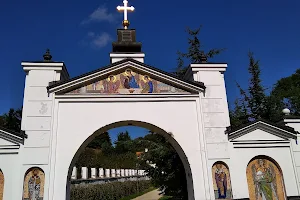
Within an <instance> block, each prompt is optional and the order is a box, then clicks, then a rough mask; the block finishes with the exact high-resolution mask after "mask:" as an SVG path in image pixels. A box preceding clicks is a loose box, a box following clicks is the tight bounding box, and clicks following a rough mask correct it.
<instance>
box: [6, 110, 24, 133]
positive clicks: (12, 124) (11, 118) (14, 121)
mask: <svg viewBox="0 0 300 200" xmlns="http://www.w3.org/2000/svg"><path fill="white" fill-rule="evenodd" d="M1 121H2V122H1V123H2V126H3V127H4V128H7V129H10V130H12V131H16V132H20V131H21V121H22V109H16V110H15V109H13V108H11V109H9V111H8V113H6V114H4V115H3V116H2V119H1Z"/></svg>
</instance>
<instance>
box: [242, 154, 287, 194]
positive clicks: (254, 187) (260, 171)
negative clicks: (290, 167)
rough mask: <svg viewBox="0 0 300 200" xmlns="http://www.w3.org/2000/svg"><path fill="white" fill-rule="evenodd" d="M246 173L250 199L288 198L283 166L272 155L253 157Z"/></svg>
mask: <svg viewBox="0 0 300 200" xmlns="http://www.w3.org/2000/svg"><path fill="white" fill-rule="evenodd" d="M246 175H247V182H248V190H249V197H250V199H286V192H285V186H284V180H283V175H282V171H281V168H280V166H279V165H278V163H277V162H276V161H275V160H274V159H272V158H271V157H268V156H265V155H260V156H256V157H254V158H252V159H251V160H250V162H249V163H248V166H247V169H246Z"/></svg>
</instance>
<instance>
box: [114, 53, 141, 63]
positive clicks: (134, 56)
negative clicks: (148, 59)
mask: <svg viewBox="0 0 300 200" xmlns="http://www.w3.org/2000/svg"><path fill="white" fill-rule="evenodd" d="M126 58H132V59H134V60H137V61H139V62H142V63H143V62H144V58H145V54H144V53H133V54H130V53H111V54H110V59H111V62H112V63H115V62H119V61H121V60H124V59H126Z"/></svg>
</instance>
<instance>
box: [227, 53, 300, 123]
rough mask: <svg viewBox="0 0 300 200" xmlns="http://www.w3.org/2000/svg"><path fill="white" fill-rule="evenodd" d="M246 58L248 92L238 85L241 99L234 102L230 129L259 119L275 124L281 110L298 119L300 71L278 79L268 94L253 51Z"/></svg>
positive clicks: (299, 110) (299, 109) (299, 112)
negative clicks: (287, 111) (247, 60)
mask: <svg viewBox="0 0 300 200" xmlns="http://www.w3.org/2000/svg"><path fill="white" fill-rule="evenodd" d="M248 57H249V66H248V73H249V75H250V80H249V84H248V88H247V89H243V88H242V87H241V86H240V85H239V84H238V83H237V87H238V88H239V90H240V98H238V99H236V100H235V102H234V106H233V109H232V110H231V111H230V121H231V126H232V127H237V126H239V125H241V124H245V123H247V122H249V121H253V120H258V119H265V120H268V121H270V122H278V121H279V120H281V119H282V117H283V116H282V115H283V114H282V109H284V108H289V109H290V110H291V114H292V115H295V116H300V69H298V70H297V71H296V72H295V73H294V74H292V75H291V76H289V77H286V78H282V79H280V80H278V81H277V82H276V83H275V85H274V87H273V89H272V90H271V92H270V94H269V95H268V94H266V88H265V87H264V86H263V85H262V79H261V69H260V66H259V60H256V59H255V58H254V54H253V52H249V53H248Z"/></svg>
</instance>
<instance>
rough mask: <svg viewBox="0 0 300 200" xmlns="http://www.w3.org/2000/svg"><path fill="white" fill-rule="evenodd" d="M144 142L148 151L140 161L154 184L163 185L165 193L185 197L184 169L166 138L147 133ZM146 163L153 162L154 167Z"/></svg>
mask: <svg viewBox="0 0 300 200" xmlns="http://www.w3.org/2000/svg"><path fill="white" fill-rule="evenodd" d="M144 142H145V143H146V144H147V146H148V147H149V151H148V152H147V153H144V154H143V156H142V159H141V161H140V163H141V166H142V167H143V168H144V169H146V172H147V173H148V176H150V177H151V179H152V182H153V184H154V185H155V186H157V187H161V186H165V187H166V190H165V193H166V195H171V196H176V197H177V198H179V199H187V185H186V177H185V170H184V167H183V164H182V162H181V159H180V157H179V155H178V154H177V152H176V150H175V149H174V148H173V147H172V145H171V144H170V143H168V142H167V141H166V139H165V138H164V137H163V136H161V135H158V134H148V135H146V136H145V137H144ZM148 163H153V164H155V167H152V166H150V165H149V164H148Z"/></svg>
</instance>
